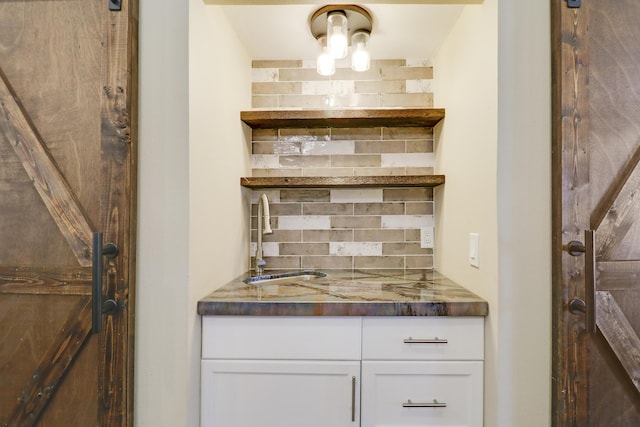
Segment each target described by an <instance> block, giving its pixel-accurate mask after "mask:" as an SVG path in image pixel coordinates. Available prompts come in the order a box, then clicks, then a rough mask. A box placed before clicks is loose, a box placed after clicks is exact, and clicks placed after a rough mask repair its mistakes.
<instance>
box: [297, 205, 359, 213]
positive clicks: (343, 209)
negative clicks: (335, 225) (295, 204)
mask: <svg viewBox="0 0 640 427" xmlns="http://www.w3.org/2000/svg"><path fill="white" fill-rule="evenodd" d="M302 214H303V215H353V203H305V204H304V205H303V208H302Z"/></svg>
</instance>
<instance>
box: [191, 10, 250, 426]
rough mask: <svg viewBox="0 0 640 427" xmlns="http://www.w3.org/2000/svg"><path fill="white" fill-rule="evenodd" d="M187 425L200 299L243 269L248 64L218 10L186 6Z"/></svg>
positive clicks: (196, 394)
mask: <svg viewBox="0 0 640 427" xmlns="http://www.w3.org/2000/svg"><path fill="white" fill-rule="evenodd" d="M189 105H190V108H189V148H190V149H189V151H190V154H189V159H190V163H189V201H190V203H189V239H190V241H189V297H188V318H187V320H188V325H187V328H188V339H189V346H188V347H189V355H188V360H189V365H190V370H189V414H188V415H189V418H188V420H189V422H188V424H187V425H189V426H196V425H198V423H199V418H198V409H199V400H200V388H199V386H200V369H199V368H200V316H199V315H198V314H197V313H196V305H197V302H198V300H199V299H200V298H202V297H203V296H205V295H207V294H208V293H210V292H211V291H213V290H215V289H216V288H217V287H220V286H222V285H224V284H225V283H227V282H229V281H230V280H231V279H233V278H234V277H236V276H238V275H240V274H242V273H244V272H245V271H247V270H248V269H249V265H248V262H249V210H248V209H249V200H248V196H249V192H248V191H247V190H243V188H242V187H241V186H240V177H241V176H247V175H249V174H250V165H249V155H250V143H251V142H250V141H251V136H250V132H249V130H248V127H247V126H246V125H243V124H242V122H241V121H240V111H241V110H248V109H250V108H251V59H250V58H249V57H248V55H247V53H246V51H245V49H244V47H243V45H242V44H241V43H240V42H239V40H238V39H237V38H236V36H235V32H234V30H233V29H232V28H231V26H230V25H229V22H228V21H227V19H226V16H225V15H224V13H223V12H222V8H221V7H220V6H213V5H205V4H204V3H203V2H202V0H190V1H189Z"/></svg>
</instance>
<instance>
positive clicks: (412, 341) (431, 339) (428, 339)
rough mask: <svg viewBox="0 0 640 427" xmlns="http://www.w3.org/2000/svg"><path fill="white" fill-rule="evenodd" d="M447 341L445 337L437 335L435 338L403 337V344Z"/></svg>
mask: <svg viewBox="0 0 640 427" xmlns="http://www.w3.org/2000/svg"><path fill="white" fill-rule="evenodd" d="M448 342H449V340H447V339H440V338H438V337H435V338H426V339H425V338H422V339H421V338H411V337H409V338H405V339H404V343H405V344H447V343H448Z"/></svg>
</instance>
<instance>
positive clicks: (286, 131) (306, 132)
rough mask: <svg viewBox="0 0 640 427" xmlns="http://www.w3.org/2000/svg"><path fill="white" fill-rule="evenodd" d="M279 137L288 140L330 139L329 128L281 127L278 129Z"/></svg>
mask: <svg viewBox="0 0 640 427" xmlns="http://www.w3.org/2000/svg"><path fill="white" fill-rule="evenodd" d="M278 135H279V139H280V140H281V141H288V142H305V141H329V140H330V139H331V130H330V129H329V128H281V129H278Z"/></svg>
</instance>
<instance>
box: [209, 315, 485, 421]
mask: <svg viewBox="0 0 640 427" xmlns="http://www.w3.org/2000/svg"><path fill="white" fill-rule="evenodd" d="M483 324H484V318H483V317H468V318H454V317H410V318H408V317H364V318H362V317H351V316H350V317H322V316H317V317H285V316H275V317H263V316H205V317H203V343H202V398H201V415H202V416H201V425H202V426H204V427H231V426H233V427H256V426H263V427H272V426H273V427H288V426H292V427H293V426H296V427H299V426H305V427H315V426H318V427H320V426H322V427H326V426H331V427H336V426H337V427H340V426H348V427H355V426H360V425H362V426H363V427H364V426H366V427H373V426H378V427H382V426H398V427H400V426H403V427H404V426H413V427H417V426H438V427H440V426H458V427H462V426H465V427H479V426H482V405H483V397H482V387H483V386H482V383H483V381H482V370H483V362H482V359H483V352H484V350H483V340H484V339H483V335H484V332H483V331H484V329H483ZM445 341H446V342H445Z"/></svg>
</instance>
